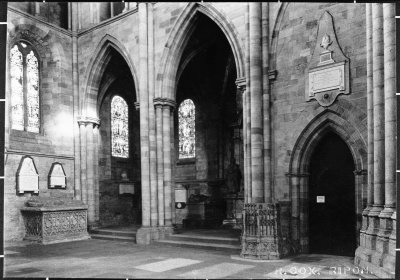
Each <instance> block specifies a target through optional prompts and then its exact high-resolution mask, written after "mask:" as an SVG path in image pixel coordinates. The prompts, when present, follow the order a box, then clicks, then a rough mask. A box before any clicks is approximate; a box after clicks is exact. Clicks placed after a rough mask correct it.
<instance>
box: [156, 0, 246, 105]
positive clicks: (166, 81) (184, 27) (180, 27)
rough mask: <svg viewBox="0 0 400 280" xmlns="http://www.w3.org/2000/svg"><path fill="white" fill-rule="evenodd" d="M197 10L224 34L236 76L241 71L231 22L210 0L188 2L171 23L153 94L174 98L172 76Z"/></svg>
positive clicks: (241, 61)
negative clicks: (174, 21)
mask: <svg viewBox="0 0 400 280" xmlns="http://www.w3.org/2000/svg"><path fill="white" fill-rule="evenodd" d="M199 13H202V14H204V15H206V16H207V17H208V18H210V19H211V20H212V21H213V22H215V23H216V24H217V26H218V27H219V28H220V29H221V30H222V32H223V33H224V34H225V36H226V38H227V40H228V43H229V45H230V47H231V49H232V52H233V56H234V59H235V63H236V71H237V77H238V78H239V77H243V76H244V75H245V66H244V52H243V48H242V45H241V43H240V41H239V38H240V36H239V33H238V32H237V30H236V29H235V27H234V26H233V24H231V23H230V22H228V21H227V19H226V17H225V16H223V15H222V14H221V12H220V11H218V10H217V9H216V8H215V7H214V6H213V5H212V4H210V3H189V4H188V5H187V6H186V7H185V8H184V10H183V11H182V13H181V15H180V17H179V19H178V20H177V22H176V23H175V25H174V26H173V28H172V31H171V34H170V36H169V38H168V41H167V43H166V44H165V48H164V52H163V54H162V58H161V67H160V71H159V72H158V75H157V80H158V81H159V82H160V83H159V88H158V91H157V93H156V95H157V94H158V95H157V97H166V98H171V99H174V100H175V96H174V94H175V89H176V82H177V81H176V77H177V72H178V66H179V62H180V58H181V56H182V53H183V51H184V49H185V47H186V43H187V41H188V40H189V38H190V36H191V35H192V34H193V31H194V30H195V28H196V26H197V18H198V15H199Z"/></svg>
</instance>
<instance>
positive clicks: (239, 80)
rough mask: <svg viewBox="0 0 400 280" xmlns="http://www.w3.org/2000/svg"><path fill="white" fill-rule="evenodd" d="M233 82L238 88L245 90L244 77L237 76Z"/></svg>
mask: <svg viewBox="0 0 400 280" xmlns="http://www.w3.org/2000/svg"><path fill="white" fill-rule="evenodd" d="M235 83H236V86H237V88H238V89H239V90H241V91H243V92H244V91H245V90H246V77H242V78H237V79H236V81H235Z"/></svg>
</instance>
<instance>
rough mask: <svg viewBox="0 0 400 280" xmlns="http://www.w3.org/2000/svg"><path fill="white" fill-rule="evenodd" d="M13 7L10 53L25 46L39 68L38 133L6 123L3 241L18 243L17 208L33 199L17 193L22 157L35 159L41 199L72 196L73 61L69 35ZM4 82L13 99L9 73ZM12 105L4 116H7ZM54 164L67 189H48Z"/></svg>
mask: <svg viewBox="0 0 400 280" xmlns="http://www.w3.org/2000/svg"><path fill="white" fill-rule="evenodd" d="M12 7H13V6H12V5H11V9H9V13H8V21H9V23H8V31H9V33H8V34H9V37H8V44H7V48H8V52H9V50H10V48H11V47H12V46H13V44H14V43H15V42H16V41H19V40H25V41H27V42H29V43H30V44H31V45H32V46H33V47H34V48H35V49H36V51H37V53H38V56H39V69H40V70H39V71H40V107H41V125H40V132H39V133H32V132H27V131H18V130H12V129H11V122H6V135H5V139H6V144H5V149H6V159H5V174H6V176H5V178H6V179H5V190H4V196H5V207H6V209H7V211H6V212H7V215H5V227H6V228H7V230H6V231H5V240H21V239H22V237H23V236H24V230H25V228H24V224H23V220H22V216H21V213H20V210H19V209H20V208H21V207H22V206H23V205H24V203H25V202H26V201H27V200H28V199H29V198H30V197H31V196H35V194H31V193H25V194H17V193H16V172H17V169H18V166H19V164H20V161H21V158H22V157H23V156H24V155H30V156H31V157H32V158H33V160H34V162H35V165H36V168H37V170H38V173H39V196H55V197H69V198H71V199H72V198H73V196H74V167H73V166H74V150H73V143H74V135H73V119H72V114H73V113H72V112H73V96H72V60H71V37H70V36H69V34H68V32H67V31H66V30H63V29H61V28H59V27H57V26H56V25H53V24H47V23H46V22H41V21H38V20H36V19H35V18H33V17H31V16H29V15H27V14H24V13H21V12H20V11H19V10H16V9H13V8H12ZM55 14H56V13H55ZM7 62H9V61H7ZM8 67H9V65H8ZM7 73H8V72H7ZM6 79H7V80H6V81H7V98H8V100H11V99H10V90H9V89H10V84H9V76H8V75H7V78H6ZM10 107H11V106H9V107H8V108H7V111H6V116H10V114H11V108H10ZM54 162H59V163H61V164H62V165H63V168H64V170H65V173H66V175H67V188H66V189H65V190H54V189H51V190H50V189H48V174H49V171H50V168H51V165H52V163H54Z"/></svg>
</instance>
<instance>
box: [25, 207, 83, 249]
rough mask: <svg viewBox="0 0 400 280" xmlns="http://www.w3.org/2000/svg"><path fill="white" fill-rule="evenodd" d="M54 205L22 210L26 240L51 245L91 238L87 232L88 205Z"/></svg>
mask: <svg viewBox="0 0 400 280" xmlns="http://www.w3.org/2000/svg"><path fill="white" fill-rule="evenodd" d="M76 202H78V201H76ZM54 204H55V205H54ZM54 204H53V205H49V204H48V203H46V202H44V203H37V204H36V205H37V206H34V207H22V208H21V212H22V216H23V219H24V224H25V237H24V240H28V241H34V242H38V243H41V244H51V243H60V242H67V241H75V240H83V239H89V238H90V237H89V234H88V232H87V206H86V205H84V204H83V203H82V204H81V205H79V203H71V204H72V205H71V204H70V205H68V204H64V203H63V202H62V201H61V200H60V201H58V203H54ZM28 205H35V204H32V203H30V204H28Z"/></svg>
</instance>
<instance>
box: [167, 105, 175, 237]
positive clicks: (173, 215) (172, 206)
mask: <svg viewBox="0 0 400 280" xmlns="http://www.w3.org/2000/svg"><path fill="white" fill-rule="evenodd" d="M169 121H170V134H171V136H170V145H171V197H172V199H171V213H172V215H171V218H172V225H173V227H174V229H175V228H176V217H175V133H174V131H175V130H174V106H171V112H170V117H169Z"/></svg>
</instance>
